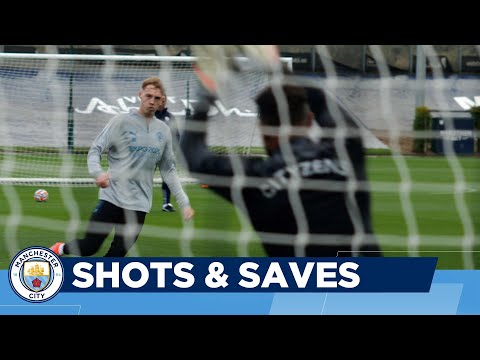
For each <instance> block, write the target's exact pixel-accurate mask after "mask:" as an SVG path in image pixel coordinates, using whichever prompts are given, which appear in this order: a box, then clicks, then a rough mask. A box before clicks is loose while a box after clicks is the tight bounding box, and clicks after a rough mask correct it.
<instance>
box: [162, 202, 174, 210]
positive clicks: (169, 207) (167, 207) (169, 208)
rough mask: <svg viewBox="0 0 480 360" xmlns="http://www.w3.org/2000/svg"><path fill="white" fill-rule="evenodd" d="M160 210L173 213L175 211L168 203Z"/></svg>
mask: <svg viewBox="0 0 480 360" xmlns="http://www.w3.org/2000/svg"><path fill="white" fill-rule="evenodd" d="M162 210H163V211H167V212H173V211H175V208H174V207H173V205H172V204H170V203H168V204H163V206H162Z"/></svg>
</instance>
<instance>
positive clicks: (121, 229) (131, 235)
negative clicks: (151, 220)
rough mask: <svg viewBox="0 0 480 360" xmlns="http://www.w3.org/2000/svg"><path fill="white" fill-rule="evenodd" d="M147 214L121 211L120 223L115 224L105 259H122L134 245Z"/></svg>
mask: <svg viewBox="0 0 480 360" xmlns="http://www.w3.org/2000/svg"><path fill="white" fill-rule="evenodd" d="M146 215H147V213H145V212H143V211H134V210H122V214H121V217H120V221H118V222H117V224H115V236H114V237H113V241H112V244H111V245H110V248H109V249H108V251H107V253H106V254H105V257H124V256H125V255H126V254H127V252H128V250H130V248H131V247H132V246H133V244H135V242H136V241H137V239H138V236H139V235H140V232H141V231H142V227H143V224H144V223H145V216H146Z"/></svg>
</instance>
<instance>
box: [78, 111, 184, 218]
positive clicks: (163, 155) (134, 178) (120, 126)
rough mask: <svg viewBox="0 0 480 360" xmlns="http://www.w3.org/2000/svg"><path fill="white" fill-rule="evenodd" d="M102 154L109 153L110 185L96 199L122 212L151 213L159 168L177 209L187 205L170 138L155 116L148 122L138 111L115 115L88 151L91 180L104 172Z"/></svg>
mask: <svg viewBox="0 0 480 360" xmlns="http://www.w3.org/2000/svg"><path fill="white" fill-rule="evenodd" d="M103 153H107V154H108V155H107V156H108V164H109V168H108V173H109V174H110V186H109V187H106V188H100V191H99V199H101V200H105V201H108V202H110V203H112V204H115V205H117V206H119V207H121V208H124V209H129V210H137V211H144V212H150V209H151V208H152V195H153V177H154V173H155V170H156V168H157V166H158V168H159V169H160V172H161V176H162V178H163V181H165V182H166V183H167V185H168V187H169V188H170V190H171V192H172V194H173V196H175V199H176V200H177V203H178V206H179V207H180V208H184V207H187V206H190V201H189V199H188V196H187V194H186V193H185V191H184V190H183V188H182V186H181V183H180V179H179V178H178V174H177V170H176V168H175V157H174V154H173V148H172V135H171V132H170V129H169V127H168V125H166V124H165V123H164V122H163V121H161V120H159V119H157V118H155V117H153V118H152V119H151V120H150V121H147V119H146V118H145V117H144V116H143V115H141V114H140V113H139V112H138V110H137V109H130V111H129V112H128V113H126V114H119V115H116V116H114V117H113V118H112V119H111V120H110V121H109V122H108V124H107V125H106V126H105V128H104V129H103V130H102V131H101V132H100V133H99V134H98V136H97V137H96V138H95V140H94V141H93V144H92V146H91V147H90V150H89V152H88V159H87V162H88V171H89V173H90V175H91V176H93V177H94V178H96V177H97V176H98V175H100V174H101V173H102V172H104V171H105V170H104V169H102V166H101V156H102V154H103Z"/></svg>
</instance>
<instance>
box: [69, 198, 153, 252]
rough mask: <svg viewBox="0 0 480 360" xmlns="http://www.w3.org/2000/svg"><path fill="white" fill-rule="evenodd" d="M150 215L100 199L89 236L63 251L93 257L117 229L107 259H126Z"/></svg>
mask: <svg viewBox="0 0 480 360" xmlns="http://www.w3.org/2000/svg"><path fill="white" fill-rule="evenodd" d="M146 214H147V213H145V212H143V211H134V210H126V209H123V208H120V207H118V206H116V205H113V204H112V203H109V202H108V201H104V200H100V201H99V202H98V204H97V206H96V208H95V209H94V210H93V213H92V215H91V217H90V222H89V224H88V227H87V231H86V233H85V237H84V238H83V239H77V240H75V241H73V242H69V243H67V244H65V247H64V250H63V251H64V253H65V254H73V255H79V256H92V255H93V254H95V253H96V252H97V251H98V250H99V249H100V247H101V246H102V244H103V242H104V241H105V239H106V238H107V236H108V235H109V234H110V232H111V231H112V230H113V229H115V235H114V237H113V241H112V244H111V245H110V248H109V249H108V251H107V253H106V254H105V257H124V256H125V255H126V254H127V252H128V250H130V248H131V247H132V246H133V244H134V243H135V242H136V241H137V239H138V236H139V235H140V231H141V230H142V227H143V224H144V222H145V216H146Z"/></svg>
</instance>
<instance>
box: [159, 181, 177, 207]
mask: <svg viewBox="0 0 480 360" xmlns="http://www.w3.org/2000/svg"><path fill="white" fill-rule="evenodd" d="M162 194H163V205H162V210H163V211H175V209H174V207H173V205H172V204H171V203H170V195H171V191H170V188H169V187H168V185H167V183H166V182H165V181H163V182H162Z"/></svg>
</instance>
